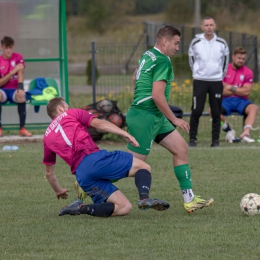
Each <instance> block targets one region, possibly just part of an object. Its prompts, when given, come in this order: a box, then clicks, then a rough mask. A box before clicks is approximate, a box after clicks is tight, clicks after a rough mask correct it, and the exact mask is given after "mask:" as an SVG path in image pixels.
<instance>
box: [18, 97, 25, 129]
mask: <svg viewBox="0 0 260 260" xmlns="http://www.w3.org/2000/svg"><path fill="white" fill-rule="evenodd" d="M25 109H26V103H25V102H24V103H18V114H19V118H20V129H21V128H22V127H24V126H25V118H26V111H25Z"/></svg>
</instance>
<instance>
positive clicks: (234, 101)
mask: <svg viewBox="0 0 260 260" xmlns="http://www.w3.org/2000/svg"><path fill="white" fill-rule="evenodd" d="M250 104H252V102H251V101H250V100H248V99H244V98H239V97H227V98H223V100H222V107H223V108H224V109H225V110H226V113H225V114H224V115H225V116H228V115H230V114H231V113H232V112H238V113H239V114H240V115H244V114H245V109H246V107H247V106H248V105H250Z"/></svg>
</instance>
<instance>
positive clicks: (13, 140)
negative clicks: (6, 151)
mask: <svg viewBox="0 0 260 260" xmlns="http://www.w3.org/2000/svg"><path fill="white" fill-rule="evenodd" d="M42 139H43V135H33V136H31V137H21V136H19V135H6V136H3V137H0V147H1V148H2V146H4V145H8V144H21V143H40V142H42Z"/></svg>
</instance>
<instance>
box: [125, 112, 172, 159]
mask: <svg viewBox="0 0 260 260" xmlns="http://www.w3.org/2000/svg"><path fill="white" fill-rule="evenodd" d="M126 124H127V126H128V132H129V134H130V135H132V136H134V137H135V139H136V140H137V142H138V143H139V145H140V147H134V146H132V145H131V144H129V143H128V144H127V148H128V149H129V150H130V151H133V152H135V153H138V154H143V155H148V154H149V152H150V150H151V148H152V144H153V141H154V140H155V138H156V137H157V136H158V135H161V134H164V133H168V132H172V131H173V130H174V129H175V127H174V126H173V125H172V124H171V123H170V121H169V120H168V119H167V118H166V117H165V116H164V115H162V116H156V115H154V114H151V113H150V112H147V111H145V110H142V109H136V108H130V109H129V110H128V112H127V115H126Z"/></svg>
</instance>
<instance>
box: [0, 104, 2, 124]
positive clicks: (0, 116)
mask: <svg viewBox="0 0 260 260" xmlns="http://www.w3.org/2000/svg"><path fill="white" fill-rule="evenodd" d="M0 127H2V104H1V102H0Z"/></svg>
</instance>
